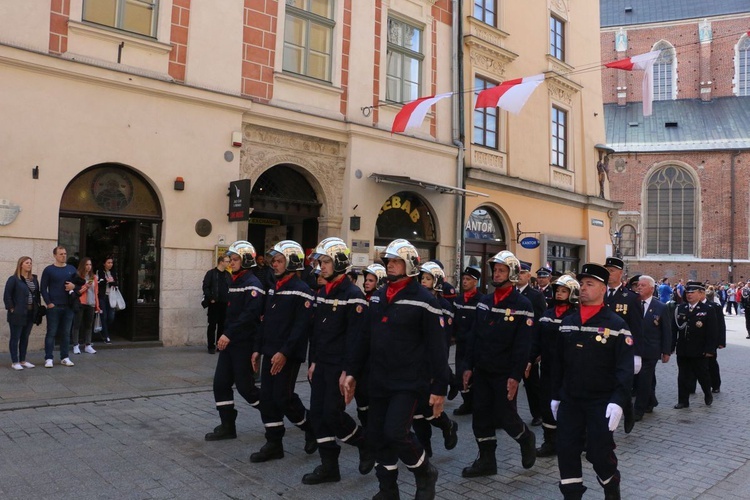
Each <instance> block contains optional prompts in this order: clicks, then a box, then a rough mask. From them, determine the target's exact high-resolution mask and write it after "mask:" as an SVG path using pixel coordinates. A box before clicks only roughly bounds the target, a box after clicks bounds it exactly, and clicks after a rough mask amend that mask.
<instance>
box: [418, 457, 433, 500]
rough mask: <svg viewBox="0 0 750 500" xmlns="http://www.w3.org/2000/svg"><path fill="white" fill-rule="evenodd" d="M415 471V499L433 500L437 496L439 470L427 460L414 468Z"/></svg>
mask: <svg viewBox="0 0 750 500" xmlns="http://www.w3.org/2000/svg"><path fill="white" fill-rule="evenodd" d="M412 470H413V472H414V481H415V482H416V483H417V493H416V495H415V496H414V500H433V499H434V498H435V483H437V479H438V470H437V469H436V468H435V466H434V465H432V464H431V463H430V461H429V460H427V459H425V461H424V462H423V463H422V465H420V466H419V467H417V468H416V469H412Z"/></svg>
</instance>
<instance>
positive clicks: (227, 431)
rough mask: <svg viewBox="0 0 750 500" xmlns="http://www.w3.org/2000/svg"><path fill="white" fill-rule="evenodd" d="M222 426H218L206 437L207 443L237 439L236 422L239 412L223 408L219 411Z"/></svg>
mask: <svg viewBox="0 0 750 500" xmlns="http://www.w3.org/2000/svg"><path fill="white" fill-rule="evenodd" d="M219 417H220V418H221V424H220V425H217V426H216V427H215V428H214V430H213V432H209V433H208V434H206V436H205V440H206V441H221V440H224V439H236V438H237V428H236V427H235V425H234V421H235V420H236V419H237V410H235V409H234V408H222V409H220V410H219Z"/></svg>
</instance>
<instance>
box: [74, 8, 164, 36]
mask: <svg viewBox="0 0 750 500" xmlns="http://www.w3.org/2000/svg"><path fill="white" fill-rule="evenodd" d="M158 2H159V0H84V3H83V20H84V21H88V22H90V23H96V24H101V25H103V26H109V27H111V28H117V29H120V30H123V31H129V32H131V33H138V34H139V35H145V36H150V37H154V38H155V37H156V12H157V11H158Z"/></svg>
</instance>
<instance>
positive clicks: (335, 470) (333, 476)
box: [302, 449, 341, 484]
mask: <svg viewBox="0 0 750 500" xmlns="http://www.w3.org/2000/svg"><path fill="white" fill-rule="evenodd" d="M320 460H321V462H322V463H321V464H320V465H318V466H317V467H315V470H314V471H312V472H310V473H309V474H305V475H304V476H303V477H302V484H321V483H336V482H338V481H341V473H340V472H339V450H337V449H334V450H330V449H326V450H323V449H321V450H320Z"/></svg>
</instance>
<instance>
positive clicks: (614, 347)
mask: <svg viewBox="0 0 750 500" xmlns="http://www.w3.org/2000/svg"><path fill="white" fill-rule="evenodd" d="M576 278H577V281H578V282H579V283H580V285H581V288H580V298H579V301H580V308H579V311H578V313H577V314H571V315H569V316H566V317H565V318H564V319H563V321H562V324H561V326H560V335H559V336H558V343H557V348H556V349H555V360H554V361H553V363H552V368H553V375H552V402H551V403H550V408H551V410H552V414H553V416H554V417H555V419H557V463H558V467H559V469H560V491H561V492H562V494H563V496H564V497H565V499H566V500H579V499H580V498H582V496H583V493H584V492H585V491H586V487H585V486H584V485H583V472H582V470H581V453H582V452H583V450H584V443H586V458H587V460H588V461H589V462H591V464H592V465H593V467H594V472H596V476H597V480H598V481H599V484H601V485H602V487H603V488H604V494H605V497H604V498H605V500H619V498H620V472H619V470H618V469H617V457H616V456H615V451H614V450H615V441H614V437H613V432H614V430H615V429H616V428H617V425H618V424H619V422H620V419H621V418H622V415H623V408H624V407H625V405H626V404H630V393H631V391H632V388H633V367H634V361H633V343H634V342H633V337H632V336H631V335H630V331H628V325H627V324H626V323H625V321H624V320H623V319H622V318H620V317H619V316H618V315H617V314H616V313H615V312H614V311H612V310H611V309H610V308H608V307H606V306H605V305H604V294H605V291H606V289H607V285H606V283H607V282H608V280H609V272H608V271H607V269H605V268H604V267H603V266H600V265H598V264H592V263H588V264H584V265H583V267H582V269H581V272H580V273H578V275H577V276H576Z"/></svg>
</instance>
